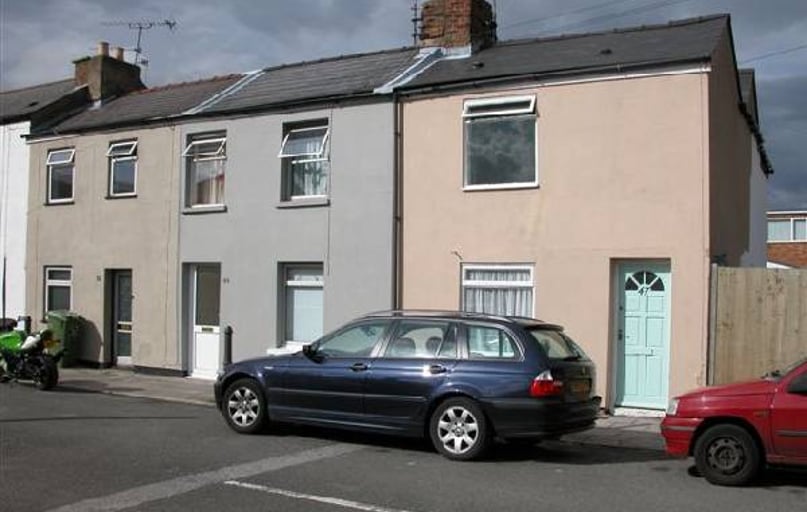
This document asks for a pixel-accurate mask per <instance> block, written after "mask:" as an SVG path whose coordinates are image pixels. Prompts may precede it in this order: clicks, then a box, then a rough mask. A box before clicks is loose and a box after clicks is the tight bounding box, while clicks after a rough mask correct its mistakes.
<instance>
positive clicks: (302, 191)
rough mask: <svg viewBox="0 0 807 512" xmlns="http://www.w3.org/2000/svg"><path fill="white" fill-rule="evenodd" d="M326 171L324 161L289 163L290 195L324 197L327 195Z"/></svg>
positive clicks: (326, 163) (326, 164) (326, 167)
mask: <svg viewBox="0 0 807 512" xmlns="http://www.w3.org/2000/svg"><path fill="white" fill-rule="evenodd" d="M327 169H328V162H327V161H326V160H315V161H310V160H308V161H295V162H291V195H292V196H324V195H325V194H327V192H328V189H327V184H328V172H327Z"/></svg>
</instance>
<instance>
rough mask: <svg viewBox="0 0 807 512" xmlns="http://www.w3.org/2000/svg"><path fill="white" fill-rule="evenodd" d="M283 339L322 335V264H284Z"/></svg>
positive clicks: (298, 339) (305, 340) (298, 340)
mask: <svg viewBox="0 0 807 512" xmlns="http://www.w3.org/2000/svg"><path fill="white" fill-rule="evenodd" d="M283 278H284V288H285V290H284V292H285V293H284V304H283V305H284V309H285V313H286V315H285V316H286V318H285V339H286V341H297V342H310V341H314V340H316V339H317V338H319V337H320V336H322V318H323V307H322V303H323V301H322V298H323V288H322V285H323V280H322V264H306V265H297V264H286V265H283Z"/></svg>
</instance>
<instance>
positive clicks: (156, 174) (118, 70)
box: [26, 45, 239, 368]
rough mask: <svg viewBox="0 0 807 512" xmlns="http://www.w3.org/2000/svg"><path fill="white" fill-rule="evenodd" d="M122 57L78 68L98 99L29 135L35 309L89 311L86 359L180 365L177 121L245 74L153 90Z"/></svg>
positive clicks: (31, 306)
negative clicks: (178, 342)
mask: <svg viewBox="0 0 807 512" xmlns="http://www.w3.org/2000/svg"><path fill="white" fill-rule="evenodd" d="M115 53H116V54H117V55H116V56H114V57H113V56H110V55H109V54H108V49H107V46H106V45H100V47H99V52H98V54H97V55H95V56H93V57H91V58H89V57H88V58H84V59H80V60H78V61H76V76H77V81H83V82H86V83H88V85H87V94H88V95H89V97H90V100H91V102H89V103H88V104H87V105H86V106H85V107H84V108H82V109H80V110H79V111H78V112H74V115H72V116H70V117H68V118H66V119H63V120H61V121H60V122H57V123H56V124H53V125H51V126H49V127H47V128H43V129H40V130H37V131H34V132H33V133H32V134H31V136H30V137H29V148H30V153H31V164H30V176H29V195H28V239H27V254H26V283H27V286H26V297H27V310H28V313H29V314H31V315H32V316H33V317H34V318H35V319H37V320H38V319H41V318H44V315H45V313H46V312H47V311H51V310H61V309H68V310H72V311H75V312H76V313H78V314H80V315H81V316H82V317H83V318H84V320H85V322H84V330H83V333H82V340H81V345H80V347H79V353H77V354H73V355H74V356H75V357H76V358H77V359H79V360H82V361H84V362H87V363H92V364H96V365H104V366H105V365H110V364H120V365H132V364H134V365H137V366H142V367H154V368H181V364H180V361H181V352H180V350H179V347H178V346H177V344H176V343H175V342H174V341H173V340H175V339H176V330H177V320H176V311H177V305H176V304H177V282H178V277H177V268H178V267H177V257H178V248H177V244H178V239H179V235H178V227H179V226H178V224H179V192H178V190H179V157H178V155H179V153H180V152H181V148H180V136H179V133H178V130H177V128H176V126H175V124H174V123H175V121H173V118H174V117H176V116H179V115H181V114H182V113H183V112H184V111H186V110H189V109H192V108H193V107H196V106H198V105H199V104H200V103H201V102H203V101H204V100H206V99H208V98H209V97H210V96H212V95H214V94H216V93H217V92H220V91H222V90H224V89H226V88H227V87H228V86H230V85H232V84H234V83H235V82H236V81H237V79H238V78H239V77H224V78H220V79H213V80H207V81H203V82H198V83H190V84H177V85H174V86H170V87H163V88H156V89H145V88H144V86H143V85H142V83H141V82H140V79H139V72H140V70H139V68H138V67H136V66H134V65H131V64H128V63H126V62H124V61H123V60H122V58H121V57H122V52H121V51H116V52H115ZM80 77H87V78H86V79H84V78H80ZM121 81H123V85H122V86H121V87H116V86H114V84H115V83H120V82H121ZM127 92H129V94H127Z"/></svg>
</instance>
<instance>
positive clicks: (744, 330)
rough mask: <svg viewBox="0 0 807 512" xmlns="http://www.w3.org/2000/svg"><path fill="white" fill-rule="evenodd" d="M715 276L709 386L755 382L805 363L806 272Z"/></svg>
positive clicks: (735, 271) (739, 271) (737, 271)
mask: <svg viewBox="0 0 807 512" xmlns="http://www.w3.org/2000/svg"><path fill="white" fill-rule="evenodd" d="M716 271H717V273H716V280H717V281H716V283H715V285H714V286H713V292H712V293H713V296H712V300H713V301H715V304H714V307H713V309H712V311H713V318H712V319H711V321H712V322H714V325H713V331H712V332H713V333H714V338H713V340H712V343H713V347H712V351H711V353H712V357H713V358H714V360H713V361H711V365H710V366H711V368H712V377H711V379H710V380H711V382H712V383H713V384H723V383H727V382H734V381H738V380H743V379H751V378H755V377H759V376H760V375H762V374H764V373H765V372H766V371H769V370H771V369H775V368H783V367H785V366H788V365H789V364H791V363H793V362H794V361H796V360H798V359H802V358H804V357H807V269H805V270H795V269H794V270H790V269H787V270H780V269H765V268H728V267H718V268H717V270H716Z"/></svg>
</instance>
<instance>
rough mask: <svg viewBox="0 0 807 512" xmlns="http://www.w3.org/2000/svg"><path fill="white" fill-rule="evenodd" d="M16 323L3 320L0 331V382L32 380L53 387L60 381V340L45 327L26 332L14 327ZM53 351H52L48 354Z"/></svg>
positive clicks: (45, 387)
mask: <svg viewBox="0 0 807 512" xmlns="http://www.w3.org/2000/svg"><path fill="white" fill-rule="evenodd" d="M15 326H16V322H15V321H14V320H11V321H10V322H9V321H8V319H3V322H2V325H0V330H3V331H5V332H0V381H7V380H12V381H17V380H21V379H22V380H32V381H34V384H35V385H36V387H38V388H39V389H42V390H48V389H52V388H53V387H54V386H56V384H57V383H58V382H59V368H58V363H59V360H60V359H61V357H62V352H61V351H55V348H56V347H58V346H59V342H58V341H57V340H55V339H53V333H52V332H51V331H50V330H48V329H45V330H43V331H42V332H39V333H32V334H27V333H26V332H24V331H19V330H14V329H13V328H14V327H15ZM52 351H54V352H55V353H51V352H52Z"/></svg>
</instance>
